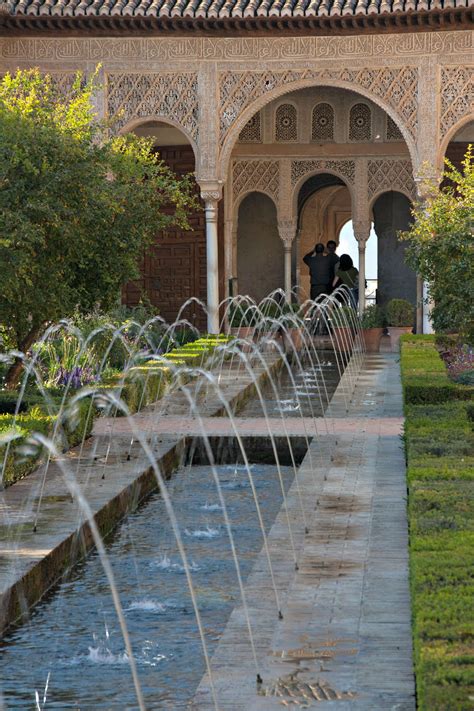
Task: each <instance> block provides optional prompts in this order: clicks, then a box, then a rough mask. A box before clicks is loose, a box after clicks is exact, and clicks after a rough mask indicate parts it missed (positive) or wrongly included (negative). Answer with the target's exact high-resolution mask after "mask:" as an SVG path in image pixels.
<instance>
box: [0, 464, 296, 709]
mask: <svg viewBox="0 0 474 711" xmlns="http://www.w3.org/2000/svg"><path fill="white" fill-rule="evenodd" d="M217 469H218V474H219V479H220V481H221V484H222V487H223V492H224V496H225V500H226V504H227V506H228V510H229V516H230V520H231V524H232V529H233V532H234V536H235V541H236V547H237V552H238V556H239V560H240V564H241V569H242V574H243V576H244V579H245V577H246V576H247V575H248V574H249V572H250V570H251V567H252V565H253V562H254V560H255V558H256V556H257V554H258V552H259V551H260V549H261V547H262V536H261V532H260V529H259V526H258V521H257V517H256V515H255V506H254V503H253V500H252V495H251V490H250V485H249V483H248V475H247V473H246V471H245V468H244V467H243V466H242V465H237V466H233V465H229V466H219V467H218V468H217ZM281 471H282V475H283V480H284V485H285V488H286V489H288V488H289V486H290V484H291V482H292V480H293V477H294V470H293V468H292V467H282V468H281ZM252 474H253V476H254V479H255V485H256V488H257V492H258V497H259V500H260V505H261V508H262V514H263V518H264V522H265V526H266V529H267V530H269V528H270V527H271V525H272V523H273V521H274V519H275V517H276V515H277V513H278V511H279V509H280V506H281V503H282V494H281V488H280V485H279V482H278V478H277V472H276V467H275V466H274V465H258V464H254V465H252ZM170 493H171V495H172V499H173V505H174V507H175V510H176V512H177V515H178V519H179V522H180V526H181V528H182V531H183V532H184V535H183V538H184V540H185V543H186V548H187V552H188V556H189V560H190V562H191V564H192V570H193V580H194V584H195V587H196V592H197V598H198V604H199V608H200V610H201V614H202V618H203V623H204V626H205V631H206V638H207V642H208V645H209V651H210V653H211V654H212V652H213V650H214V649H215V646H216V644H217V642H218V639H219V636H220V634H221V632H222V630H223V628H224V627H225V624H226V622H227V620H228V618H229V616H230V613H231V611H232V609H233V607H234V606H235V604H236V603H239V602H240V598H239V590H238V585H237V577H236V572H235V567H234V563H233V560H232V557H231V553H230V544H229V540H228V536H227V532H226V530H225V527H224V522H223V515H222V511H221V510H220V508H219V506H218V504H217V501H218V497H217V492H216V489H215V483H214V481H213V479H212V473H211V471H210V469H209V467H207V466H191V467H187V468H182V469H180V470H178V471H177V472H176V473H175V474H174V476H173V479H172V481H171V482H170ZM108 554H109V556H110V561H111V564H112V567H113V571H114V575H115V579H116V583H117V587H118V591H119V594H120V598H121V601H122V605H123V607H124V610H125V614H126V619H127V625H128V629H129V632H130V637H131V641H132V647H133V650H134V656H135V658H136V663H137V666H138V671H139V677H140V682H141V685H142V691H143V695H144V699H145V703H146V707H147V709H184V708H188V707H189V702H190V700H191V699H192V697H193V694H194V691H195V689H196V688H197V685H198V684H199V681H200V679H201V677H202V675H203V673H204V672H205V667H204V659H203V655H202V648H201V643H200V639H199V635H198V630H197V625H196V620H195V617H194V614H193V609H192V605H191V600H190V597H189V592H188V589H187V584H186V579H185V575H184V572H183V568H182V562H181V560H180V558H179V555H178V552H177V548H176V544H175V541H174V539H173V534H172V532H171V529H170V526H169V524H168V519H167V515H166V511H165V507H164V504H163V501H162V499H161V498H160V496H159V494H156V495H154V496H153V497H152V498H151V499H149V501H148V502H147V503H146V504H145V505H144V506H142V507H141V508H140V509H139V510H138V511H137V512H136V513H134V514H131V515H129V516H128V518H127V520H126V521H125V522H124V524H123V525H121V526H120V528H119V529H118V530H117V533H116V534H115V536H114V538H113V540H112V541H111V542H110V543H109V545H108ZM0 644H1V646H0V663H1V668H2V680H1V689H2V695H3V699H2V696H1V695H0V708H5V709H22V711H23V710H24V709H36V710H40V711H43V710H46V709H77V710H79V709H80V710H81V711H88V710H89V709H107V710H109V709H114V710H115V709H117V710H120V711H124V710H125V709H135V708H136V707H137V705H136V699H135V695H134V690H133V685H132V680H131V676H130V671H129V666H128V660H127V656H126V654H125V652H124V644H123V640H122V637H121V633H120V629H119V625H118V622H117V618H116V615H115V611H114V607H113V603H112V598H111V594H110V588H109V586H108V583H107V579H106V576H105V574H104V572H103V570H102V566H101V563H100V560H99V558H98V556H97V555H96V554H92V555H91V556H90V557H89V558H88V559H87V561H86V562H85V563H84V564H82V565H81V566H80V567H79V568H76V570H75V571H74V573H73V574H72V575H71V576H70V577H69V579H68V580H67V581H65V582H63V583H62V584H61V586H60V588H59V590H57V591H56V593H55V594H54V595H52V596H51V597H50V599H49V600H48V601H46V602H44V603H42V604H40V605H38V606H37V607H36V609H35V610H34V612H33V613H32V618H31V621H30V622H29V623H27V624H25V625H23V626H22V627H20V628H18V629H17V630H16V631H14V632H12V633H11V634H10V635H9V636H7V637H6V638H5V639H4V640H3V641H2V642H1V643H0ZM249 654H250V645H249ZM45 689H46V691H45ZM2 700H3V707H2Z"/></svg>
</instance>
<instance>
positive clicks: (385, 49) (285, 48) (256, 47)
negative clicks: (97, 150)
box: [0, 30, 473, 71]
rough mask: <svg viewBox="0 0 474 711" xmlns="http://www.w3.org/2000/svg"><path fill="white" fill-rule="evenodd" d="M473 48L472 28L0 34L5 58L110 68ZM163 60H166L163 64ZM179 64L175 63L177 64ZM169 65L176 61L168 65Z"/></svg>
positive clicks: (414, 54)
mask: <svg viewBox="0 0 474 711" xmlns="http://www.w3.org/2000/svg"><path fill="white" fill-rule="evenodd" d="M472 48H473V33H471V32H469V31H462V30H457V31H443V32H409V33H397V34H382V35H376V34H374V35H368V34H362V35H359V36H346V37H330V36H328V37H228V38H212V37H172V38H167V37H155V38H153V37H147V38H145V37H134V38H127V37H116V38H114V37H104V38H94V37H71V38H67V39H65V38H61V39H60V38H46V37H44V38H27V37H11V38H10V37H4V38H0V57H1V58H2V59H3V60H6V61H8V60H12V61H13V62H14V63H15V65H16V64H18V62H26V63H30V64H31V62H34V64H35V66H38V65H44V64H47V63H49V62H56V63H60V64H61V66H64V64H65V62H71V63H74V64H76V66H78V64H79V62H81V61H82V62H87V63H88V64H89V66H90V64H91V63H95V64H97V63H99V62H102V63H103V65H104V67H105V69H106V70H110V71H112V70H113V71H119V70H120V71H125V70H127V69H128V70H130V68H131V63H136V64H137V65H138V63H140V62H143V63H146V65H147V67H148V69H149V70H153V71H155V70H156V66H153V65H152V63H154V64H157V63H165V62H166V63H169V62H180V61H183V62H187V63H188V66H189V62H190V61H197V62H201V61H203V62H206V61H210V62H235V61H246V60H249V61H252V60H253V61H255V60H257V61H261V62H262V61H267V60H271V61H282V62H285V66H286V67H288V64H289V63H290V62H292V61H298V60H315V59H320V60H329V61H331V60H345V59H347V60H350V61H351V62H352V61H353V60H354V59H355V58H364V57H366V58H371V61H370V65H372V63H373V60H375V61H379V60H381V61H384V60H392V59H397V58H399V59H401V60H402V61H406V60H407V58H408V57H410V58H413V59H416V58H419V57H423V56H427V55H438V56H439V57H446V56H447V55H452V56H453V57H454V58H456V57H458V56H459V55H462V54H466V55H468V54H469V53H470V52H471V50H472ZM163 66H165V65H164V64H163ZM173 66H174V65H173ZM167 67H168V70H169V67H170V65H169V64H168V65H167ZM137 69H138V66H137Z"/></svg>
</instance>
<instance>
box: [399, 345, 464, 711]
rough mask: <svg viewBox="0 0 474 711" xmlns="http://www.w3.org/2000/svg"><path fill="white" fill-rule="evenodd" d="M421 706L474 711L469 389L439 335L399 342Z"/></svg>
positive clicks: (422, 710) (438, 710)
mask: <svg viewBox="0 0 474 711" xmlns="http://www.w3.org/2000/svg"><path fill="white" fill-rule="evenodd" d="M401 364H402V383H403V391H404V396H405V417H406V420H405V446H406V455H407V465H408V515H409V526H410V573H411V576H410V579H411V593H412V611H413V639H414V651H415V673H416V679H417V696H418V708H419V709H420V711H446V710H447V709H450V710H451V709H452V710H453V711H468V709H472V708H473V702H472V698H473V696H474V647H473V644H474V617H473V614H472V610H473V609H474V554H473V550H474V434H473V427H472V419H471V412H472V409H473V405H472V403H469V402H467V401H466V400H467V398H472V395H473V389H472V388H462V387H461V386H456V385H455V384H453V385H454V387H451V382H450V381H449V379H448V376H447V372H446V368H445V366H444V362H443V361H442V359H441V358H440V357H439V354H438V352H437V350H436V343H435V337H434V336H405V337H403V339H402V346H401Z"/></svg>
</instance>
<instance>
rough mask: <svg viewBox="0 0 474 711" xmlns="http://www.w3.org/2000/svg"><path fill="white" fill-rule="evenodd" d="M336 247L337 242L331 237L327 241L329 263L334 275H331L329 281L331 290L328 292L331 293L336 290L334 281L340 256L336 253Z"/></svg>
mask: <svg viewBox="0 0 474 711" xmlns="http://www.w3.org/2000/svg"><path fill="white" fill-rule="evenodd" d="M336 249H337V244H336V242H335V241H334V240H333V239H330V240H329V242H327V243H326V252H327V255H328V257H329V263H330V264H331V268H332V270H333V271H332V275H331V280H330V282H329V291H328V294H331V293H332V292H333V291H334V287H333V283H334V277H335V276H336V269H337V267H338V265H339V256H338V255H337V254H336Z"/></svg>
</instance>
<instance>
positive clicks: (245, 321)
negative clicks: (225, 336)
mask: <svg viewBox="0 0 474 711" xmlns="http://www.w3.org/2000/svg"><path fill="white" fill-rule="evenodd" d="M257 320H258V313H257V312H256V307H255V306H253V305H251V304H246V303H242V304H233V305H232V307H231V308H230V309H229V325H230V332H231V334H232V335H233V336H235V337H236V338H246V339H252V338H253V337H254V333H255V326H256V324H257Z"/></svg>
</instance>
